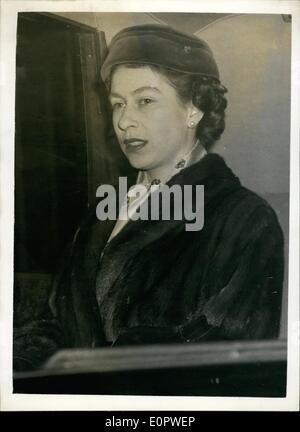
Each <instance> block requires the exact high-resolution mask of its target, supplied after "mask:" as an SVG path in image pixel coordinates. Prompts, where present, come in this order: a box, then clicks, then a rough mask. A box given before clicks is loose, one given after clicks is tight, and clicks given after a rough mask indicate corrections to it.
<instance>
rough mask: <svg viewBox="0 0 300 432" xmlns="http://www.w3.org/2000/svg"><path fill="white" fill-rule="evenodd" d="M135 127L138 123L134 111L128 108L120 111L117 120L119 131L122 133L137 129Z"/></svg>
mask: <svg viewBox="0 0 300 432" xmlns="http://www.w3.org/2000/svg"><path fill="white" fill-rule="evenodd" d="M137 125H138V122H137V119H136V115H135V113H134V110H133V109H131V108H130V107H129V106H125V107H124V108H123V109H122V112H121V114H120V117H119V120H118V127H119V129H121V130H122V131H126V130H127V129H128V128H130V127H137Z"/></svg>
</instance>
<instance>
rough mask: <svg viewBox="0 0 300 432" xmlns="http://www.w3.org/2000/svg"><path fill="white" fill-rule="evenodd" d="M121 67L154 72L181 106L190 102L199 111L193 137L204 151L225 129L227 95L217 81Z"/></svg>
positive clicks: (134, 66)
mask: <svg viewBox="0 0 300 432" xmlns="http://www.w3.org/2000/svg"><path fill="white" fill-rule="evenodd" d="M124 66H126V67H128V68H141V67H146V66H147V67H149V68H151V69H152V70H154V71H157V72H158V73H160V74H162V75H163V76H164V77H165V78H166V79H167V81H168V82H169V84H170V85H171V86H172V87H173V88H174V89H175V90H176V93H177V95H178V98H179V100H180V101H181V102H182V103H187V102H189V101H192V103H193V105H194V106H195V107H196V108H198V109H199V110H200V111H202V112H203V114H204V115H203V117H202V119H201V120H200V122H199V123H198V125H197V129H196V137H197V139H198V140H199V141H200V143H201V145H202V146H203V147H204V148H205V149H206V150H208V149H209V148H210V147H211V146H212V145H213V144H214V143H215V141H217V140H218V139H219V138H220V137H221V135H222V133H223V131H224V129H225V109H226V107H227V99H226V98H225V96H224V94H225V93H227V89H226V87H224V86H223V85H222V84H221V83H220V81H219V80H218V79H217V78H214V77H210V76H207V75H198V74H197V75H196V74H187V73H184V72H176V71H173V70H170V69H166V68H164V67H161V66H152V65H146V64H145V65H144V64H126V65H124ZM114 70H115V69H114ZM114 70H113V71H112V74H113V72H114ZM112 74H111V77H112ZM110 83H111V79H110V81H109V82H107V83H106V85H107V86H108V87H110Z"/></svg>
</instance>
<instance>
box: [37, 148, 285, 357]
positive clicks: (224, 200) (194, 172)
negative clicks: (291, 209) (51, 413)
mask: <svg viewBox="0 0 300 432" xmlns="http://www.w3.org/2000/svg"><path fill="white" fill-rule="evenodd" d="M173 184H179V185H184V184H185V185H187V184H188V185H204V226H203V228H202V229H201V230H199V231H186V230H185V223H186V221H184V220H181V221H178V220H174V219H173V220H172V219H171V220H170V221H164V220H157V221H151V220H147V221H144V220H137V221H129V222H128V223H127V224H126V225H125V227H124V228H123V229H122V230H121V231H120V232H119V233H118V234H117V235H116V236H115V237H114V238H113V239H112V240H111V241H110V242H109V243H107V239H108V238H109V235H110V233H111V231H112V229H113V226H114V223H115V222H114V221H107V222H100V221H99V220H97V218H96V214H95V209H92V210H91V214H90V217H88V218H87V219H86V221H85V222H84V223H83V224H82V225H81V227H80V229H79V230H78V231H77V233H76V236H75V239H74V241H73V244H72V247H71V250H70V253H69V256H68V260H67V262H66V263H65V266H64V270H63V271H62V273H61V275H60V277H59V279H58V281H57V284H56V288H55V291H54V294H53V296H52V299H51V305H52V311H53V316H52V319H51V323H52V324H51V325H54V324H53V323H55V325H57V323H58V326H59V327H60V329H61V333H60V334H61V337H60V339H59V342H57V345H56V346H57V348H58V349H59V348H63V347H97V346H105V345H111V344H113V345H116V344H144V343H168V342H200V341H210V340H243V339H261V338H274V337H277V336H278V331H279V325H280V316H281V296H282V281H283V235H282V230H281V228H280V226H279V224H278V221H277V217H276V215H275V213H274V211H273V210H272V208H271V207H270V206H269V205H268V203H267V202H265V201H264V200H263V199H262V198H260V197H259V196H257V195H256V194H255V193H253V192H251V191H249V190H248V189H246V188H245V187H243V186H242V185H241V184H240V181H239V179H238V178H237V177H236V176H235V175H234V174H233V173H232V171H231V170H230V169H229V168H228V167H227V165H226V164H225V162H224V160H223V159H222V158H221V157H220V156H218V155H216V154H208V155H206V156H205V157H204V158H203V159H201V160H200V161H199V162H197V163H195V164H194V165H192V166H190V167H187V168H185V169H183V170H182V171H181V172H180V173H178V174H177V175H175V176H174V177H173V178H172V179H171V180H170V181H169V182H168V185H169V186H171V185H173ZM147 205H150V204H149V203H147ZM50 327H51V326H50ZM44 328H45V326H44ZM52 334H53V330H52ZM44 337H45V334H44Z"/></svg>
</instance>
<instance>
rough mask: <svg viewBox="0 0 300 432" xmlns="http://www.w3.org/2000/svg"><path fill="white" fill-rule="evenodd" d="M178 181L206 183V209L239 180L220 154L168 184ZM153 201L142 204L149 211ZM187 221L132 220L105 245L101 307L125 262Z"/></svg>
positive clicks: (99, 273)
mask: <svg viewBox="0 0 300 432" xmlns="http://www.w3.org/2000/svg"><path fill="white" fill-rule="evenodd" d="M220 178H221V179H222V181H220ZM175 184H179V185H204V195H205V209H207V208H208V207H209V206H210V205H213V201H214V197H217V196H218V195H219V194H220V192H221V190H222V191H223V193H224V194H226V190H228V191H229V190H232V187H234V186H238V185H239V184H240V183H239V180H238V178H237V177H236V176H234V174H233V173H232V171H231V170H230V169H229V168H228V167H227V166H226V164H225V162H224V160H223V159H222V158H221V157H220V156H218V155H216V154H208V155H206V156H205V157H204V158H203V159H202V160H200V161H199V162H198V163H195V164H194V165H192V166H190V167H187V168H185V169H183V170H182V171H181V172H180V173H179V174H177V175H176V176H174V177H173V178H172V179H171V180H170V181H169V182H168V183H167V185H168V186H172V185H175ZM154 193H155V192H154ZM150 203H151V202H150V199H148V200H146V201H145V202H144V203H143V206H147V207H148V211H149V210H150ZM205 211H206V210H205ZM185 223H186V221H185V220H184V219H183V220H179V221H178V220H170V221H165V220H157V221H151V220H146V221H144V220H140V219H139V220H137V221H129V222H128V223H127V224H126V225H125V227H124V228H123V229H122V230H121V231H120V232H119V233H118V234H117V235H116V236H115V237H114V238H113V239H112V240H111V241H110V242H109V243H108V244H107V245H106V247H105V250H104V253H103V255H102V259H101V263H100V266H99V269H98V271H97V277H96V297H97V301H98V305H99V306H100V308H101V305H102V303H103V301H104V300H105V297H106V296H107V294H108V292H109V290H110V288H111V287H112V286H113V285H114V284H115V282H116V281H117V279H118V278H119V277H120V275H121V274H122V273H123V272H124V269H125V267H126V264H127V263H128V262H129V261H130V260H132V259H133V258H134V256H136V255H137V254H139V253H141V252H142V250H143V249H144V248H145V247H146V246H147V245H149V244H150V243H152V242H155V241H156V240H157V239H159V238H161V237H162V236H163V235H165V234H167V233H168V232H170V231H171V230H176V231H177V232H180V231H182V230H184V229H185V228H184V225H185Z"/></svg>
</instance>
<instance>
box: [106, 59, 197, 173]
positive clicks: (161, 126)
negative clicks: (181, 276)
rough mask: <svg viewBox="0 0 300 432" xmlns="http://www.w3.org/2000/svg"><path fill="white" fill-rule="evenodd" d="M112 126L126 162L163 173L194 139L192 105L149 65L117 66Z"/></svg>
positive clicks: (170, 167) (112, 102) (111, 99)
mask: <svg viewBox="0 0 300 432" xmlns="http://www.w3.org/2000/svg"><path fill="white" fill-rule="evenodd" d="M110 101H111V105H112V108H113V126H114V129H115V132H116V134H117V137H118V140H119V143H120V146H121V149H122V151H123V152H124V154H125V156H126V157H127V159H128V160H129V162H130V164H131V165H132V166H133V167H135V168H137V169H140V170H146V171H150V172H152V173H153V174H154V176H158V175H157V174H158V173H159V174H162V173H166V174H168V173H167V171H168V170H170V169H172V167H173V166H174V165H175V164H176V162H177V161H178V159H180V157H181V156H183V155H184V154H185V153H187V152H188V151H189V149H190V148H191V147H192V146H193V144H194V142H195V129H192V128H189V127H188V125H189V124H190V122H191V121H192V120H193V121H194V122H195V124H196V122H197V120H196V121H195V119H194V118H193V116H195V110H196V108H195V107H194V106H193V105H192V103H188V104H183V103H182V102H181V101H179V99H178V96H177V94H176V91H175V89H174V88H173V87H172V86H171V85H170V84H169V83H168V81H167V80H166V78H165V77H164V76H162V75H161V74H160V73H158V72H156V71H154V70H152V69H150V68H149V67H141V68H129V67H126V66H119V67H118V68H117V69H116V70H115V72H114V74H113V77H112V82H111V92H110Z"/></svg>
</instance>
